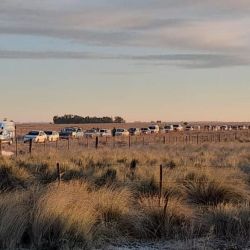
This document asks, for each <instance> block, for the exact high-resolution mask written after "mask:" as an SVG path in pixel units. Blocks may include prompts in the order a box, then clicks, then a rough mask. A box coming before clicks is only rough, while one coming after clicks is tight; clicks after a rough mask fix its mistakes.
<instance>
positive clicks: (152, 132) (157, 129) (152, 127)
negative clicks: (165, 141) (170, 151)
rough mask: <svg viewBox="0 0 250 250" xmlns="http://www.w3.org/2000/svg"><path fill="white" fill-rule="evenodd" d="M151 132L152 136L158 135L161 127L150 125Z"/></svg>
mask: <svg viewBox="0 0 250 250" xmlns="http://www.w3.org/2000/svg"><path fill="white" fill-rule="evenodd" d="M148 128H149V129H150V131H151V134H158V133H159V132H160V127H159V126H158V125H150V126H149V127H148Z"/></svg>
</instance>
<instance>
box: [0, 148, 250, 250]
mask: <svg viewBox="0 0 250 250" xmlns="http://www.w3.org/2000/svg"><path fill="white" fill-rule="evenodd" d="M132 160H135V161H136V162H137V167H136V169H135V170H133V169H131V168H130V163H131V161H132ZM57 162H59V163H60V167H61V172H62V175H61V179H62V180H61V182H60V183H59V182H58V180H57V168H56V163H57ZM160 164H162V165H163V192H162V193H163V195H162V198H161V200H159V197H158V194H159V165H160ZM0 177H1V178H0V190H1V193H0V196H1V199H0V247H1V248H3V249H8V248H9V249H15V248H20V247H23V248H27V249H30V248H33V249H34V248H35V249H74V248H75V249H77V248H78V247H79V248H87V249H88V248H89V249H91V248H95V247H96V248H98V247H99V248H104V247H105V246H107V245H108V244H110V243H117V242H119V243H126V242H129V241H138V240H142V241H147V240H151V241H152V240H170V239H172V240H173V239H174V240H184V241H187V240H190V239H200V238H206V239H209V240H216V239H223V240H225V241H226V242H228V244H229V243H230V244H231V243H233V244H237V245H239V246H241V247H244V246H247V244H249V241H250V219H249V218H250V202H249V201H250V196H249V195H250V193H249V191H250V145H249V144H247V143H227V144H223V143H221V144H210V145H206V144H203V145H183V146H181V145H171V146H167V145H165V146H164V145H153V146H148V147H140V146H138V147H134V148H132V149H124V148H123V149H121V148H120V149H119V148H117V149H99V150H97V151H96V150H94V149H85V150H80V149H79V148H76V149H75V150H71V151H66V150H65V151H59V152H57V151H56V150H53V149H51V150H50V151H47V152H46V154H44V151H43V150H42V149H41V151H38V150H36V151H35V152H34V153H33V154H32V156H29V155H28V154H24V155H20V156H19V157H18V159H15V158H0ZM79 248H78V249H79Z"/></svg>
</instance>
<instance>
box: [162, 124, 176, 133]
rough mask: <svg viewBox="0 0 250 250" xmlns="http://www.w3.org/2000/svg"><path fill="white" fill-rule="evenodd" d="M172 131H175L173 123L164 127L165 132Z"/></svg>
mask: <svg viewBox="0 0 250 250" xmlns="http://www.w3.org/2000/svg"><path fill="white" fill-rule="evenodd" d="M172 131H174V126H173V125H166V126H165V127H164V132H165V133H169V132H172Z"/></svg>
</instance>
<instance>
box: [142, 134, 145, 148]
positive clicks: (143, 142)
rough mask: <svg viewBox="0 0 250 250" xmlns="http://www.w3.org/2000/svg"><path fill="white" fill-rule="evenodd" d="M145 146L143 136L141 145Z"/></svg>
mask: <svg viewBox="0 0 250 250" xmlns="http://www.w3.org/2000/svg"><path fill="white" fill-rule="evenodd" d="M144 144H145V139H144V136H143V137H142V145H143V146H144Z"/></svg>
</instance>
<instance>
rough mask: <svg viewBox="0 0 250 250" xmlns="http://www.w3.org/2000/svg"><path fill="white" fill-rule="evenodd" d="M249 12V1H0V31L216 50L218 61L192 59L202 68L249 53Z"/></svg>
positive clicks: (171, 48) (244, 61) (23, 54)
mask: <svg viewBox="0 0 250 250" xmlns="http://www.w3.org/2000/svg"><path fill="white" fill-rule="evenodd" d="M249 11H250V1H249V0H238V1H235V0H219V1H218V0H206V1H200V0H175V1H172V0H137V1H132V0H127V1H123V0H92V1H89V2H87V1H79V0H52V1H51V0H43V1H38V0H26V1H18V0H2V1H0V35H6V34H15V35H20V36H25V35H32V36H35V37H54V38H59V39H62V40H64V41H67V42H68V43H70V42H77V43H80V44H84V45H98V46H100V47H102V48H103V50H105V47H118V48H121V49H122V48H123V47H124V46H126V47H132V48H135V49H136V48H147V50H153V49H161V50H166V51H175V52H176V51H177V52H180V54H183V53H184V52H187V51H188V52H189V53H191V54H193V55H199V54H204V55H209V54H213V55H212V56H211V57H212V58H215V56H214V54H217V55H218V57H219V58H220V59H221V60H218V61H217V60H212V59H211V58H209V57H206V58H205V57H204V58H198V59H199V60H196V61H197V62H200V65H202V66H203V65H205V66H210V64H212V63H214V67H217V66H220V65H224V66H233V65H239V64H244V65H245V64H248V58H247V56H246V55H247V54H248V53H249V52H250V28H249V27H250V17H249V16H248V14H249ZM1 53H2V55H1V57H2V58H5V57H7V56H9V57H11V56H14V58H15V55H16V58H19V57H20V58H22V57H29V58H30V59H31V58H32V57H33V58H35V59H37V58H58V59H59V58H62V59H63V58H65V59H70V58H75V59H76V58H77V57H78V56H79V57H80V59H83V58H84V57H85V58H91V56H92V55H91V56H90V55H86V54H82V53H80V52H77V53H76V54H72V52H67V51H65V52H60V53H59V52H53V53H54V54H53V53H52V52H49V53H48V52H46V51H44V52H35V51H34V52H22V51H20V52H19V53H20V54H19V55H18V51H13V53H12V54H11V53H10V51H6V53H5V55H4V51H1ZM29 53H30V56H29ZM32 53H33V54H32ZM221 55H223V56H224V58H222V56H221ZM225 56H227V57H228V58H225ZM127 58H131V56H130V55H129V54H128V55H127ZM107 59H109V58H107ZM123 59H126V58H124V57H123ZM196 59H197V58H196ZM233 60H235V62H233ZM168 61H169V60H168ZM170 61H171V60H170ZM181 61H182V62H183V61H185V60H184V59H183V58H182V60H181ZM191 61H192V62H193V61H194V60H191ZM229 61H230V63H229ZM204 62H205V63H204ZM218 62H219V63H218ZM191 65H193V63H191Z"/></svg>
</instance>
